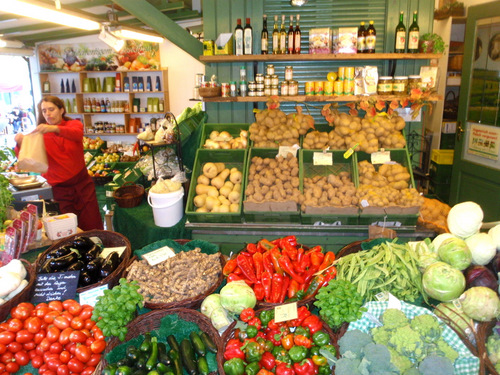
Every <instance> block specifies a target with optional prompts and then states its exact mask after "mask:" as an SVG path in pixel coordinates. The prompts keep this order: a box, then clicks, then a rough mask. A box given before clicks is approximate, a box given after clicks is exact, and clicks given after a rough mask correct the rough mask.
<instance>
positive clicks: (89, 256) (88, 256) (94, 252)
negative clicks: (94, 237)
mask: <svg viewBox="0 0 500 375" xmlns="http://www.w3.org/2000/svg"><path fill="white" fill-rule="evenodd" d="M100 253H101V248H100V247H99V246H97V245H95V244H94V246H93V247H92V248H91V249H90V250H88V251H87V252H86V253H84V254H83V255H82V258H83V261H84V262H85V263H89V262H90V261H92V260H94V259H96V258H98V257H99V254H100Z"/></svg>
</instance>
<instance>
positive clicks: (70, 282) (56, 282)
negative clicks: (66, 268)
mask: <svg viewBox="0 0 500 375" xmlns="http://www.w3.org/2000/svg"><path fill="white" fill-rule="evenodd" d="M79 276H80V271H70V272H57V273H42V274H39V275H37V277H36V284H35V291H34V293H33V298H32V299H31V302H33V303H34V304H37V303H41V302H50V301H64V300H65V299H68V298H75V297H76V288H77V285H78V277H79Z"/></svg>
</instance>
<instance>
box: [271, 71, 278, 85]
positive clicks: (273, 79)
mask: <svg viewBox="0 0 500 375" xmlns="http://www.w3.org/2000/svg"><path fill="white" fill-rule="evenodd" d="M279 84H280V79H279V78H278V75H277V74H273V75H272V76H271V86H278V85H279Z"/></svg>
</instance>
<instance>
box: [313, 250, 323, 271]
mask: <svg viewBox="0 0 500 375" xmlns="http://www.w3.org/2000/svg"><path fill="white" fill-rule="evenodd" d="M324 258H325V254H323V253H311V264H312V265H313V266H315V267H318V268H319V266H321V263H322V262H323V259H324Z"/></svg>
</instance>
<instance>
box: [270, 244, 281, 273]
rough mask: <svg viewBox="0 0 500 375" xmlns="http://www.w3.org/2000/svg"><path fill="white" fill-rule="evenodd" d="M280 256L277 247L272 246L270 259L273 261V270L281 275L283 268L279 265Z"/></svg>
mask: <svg viewBox="0 0 500 375" xmlns="http://www.w3.org/2000/svg"><path fill="white" fill-rule="evenodd" d="M280 257H281V253H280V251H279V249H278V248H274V249H273V250H271V260H272V261H273V266H274V272H276V273H279V274H280V275H283V269H282V268H281V266H280V263H279V258H280Z"/></svg>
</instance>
